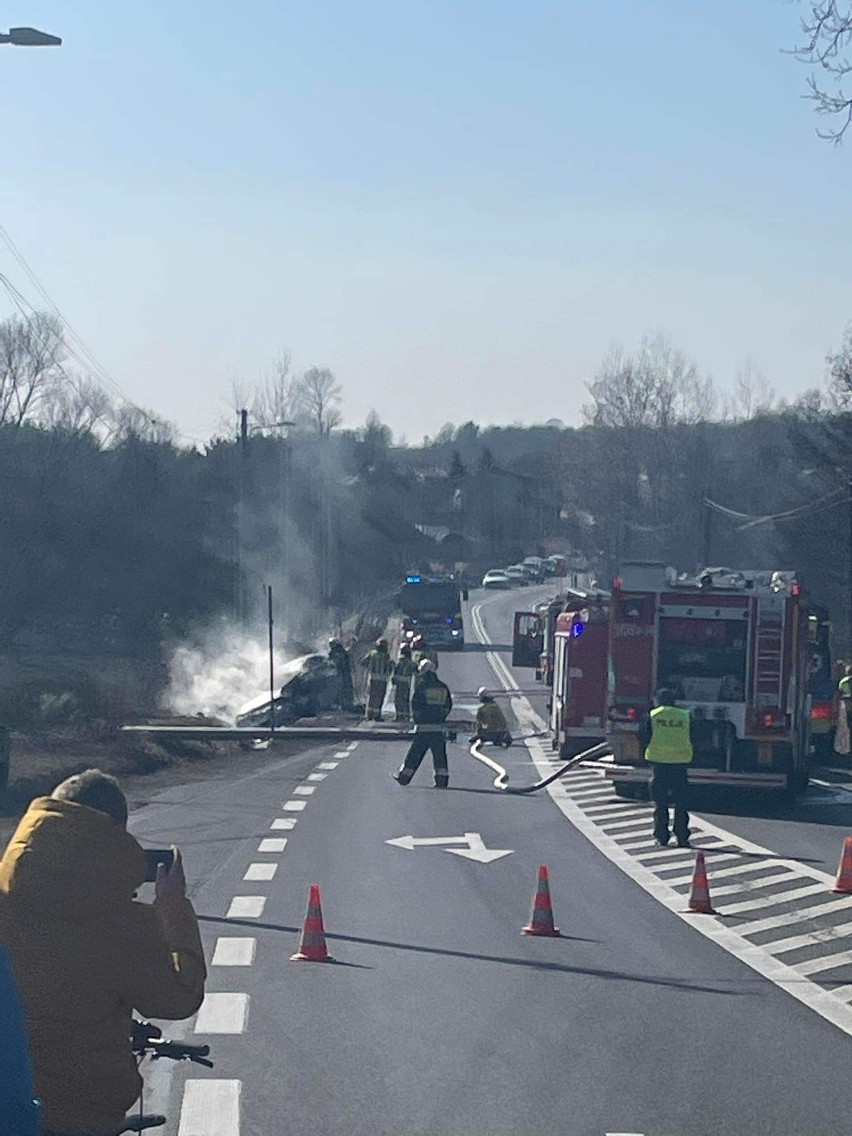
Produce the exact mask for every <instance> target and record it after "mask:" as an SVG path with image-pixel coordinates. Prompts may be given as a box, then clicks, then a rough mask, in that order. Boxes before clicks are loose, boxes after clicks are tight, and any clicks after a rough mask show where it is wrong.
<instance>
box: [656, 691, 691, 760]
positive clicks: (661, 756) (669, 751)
mask: <svg viewBox="0 0 852 1136" xmlns="http://www.w3.org/2000/svg"><path fill="white" fill-rule="evenodd" d="M645 760H646V761H656V762H659V763H660V764H667V765H688V764H689V762H690V761H692V742H691V741H690V740H689V711H688V710H681V708H680V707H679V706H657V707H656V708H655V709H654V710H652V711H651V741H650V742H649V743H648V748H647V749H646V750H645Z"/></svg>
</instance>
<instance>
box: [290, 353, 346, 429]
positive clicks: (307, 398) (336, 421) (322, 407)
mask: <svg viewBox="0 0 852 1136" xmlns="http://www.w3.org/2000/svg"><path fill="white" fill-rule="evenodd" d="M298 389H299V393H300V398H301V399H302V400H303V402H302V407H303V411H304V414H305V417H306V418H307V420H308V422H309V423H310V425H311V428H312V429H313V430H315V431H316V433H317V434H319V435H320V437H322V436H323V435H325V434H330V433H331V431H332V430H333V429H334V427H335V426H339V425H340V423H341V421H342V419H343V415H342V414H341V411H340V399H341V394H342V392H341V389H340V384H339V383H338V382H337V380H336V379H335V377H334V375H333V373H332V372H331V371H330V370H329V369H328V368H327V367H310V368H309V369H308V370H307V371H305V373H304V375H302V377H301V379H300V380H299V384H298Z"/></svg>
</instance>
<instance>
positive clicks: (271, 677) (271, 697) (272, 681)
mask: <svg viewBox="0 0 852 1136" xmlns="http://www.w3.org/2000/svg"><path fill="white" fill-rule="evenodd" d="M266 620H267V627H268V629H269V732H270V733H271V734H274V733H275V642H274V633H273V627H274V624H273V620H272V585H271V584H267V585H266Z"/></svg>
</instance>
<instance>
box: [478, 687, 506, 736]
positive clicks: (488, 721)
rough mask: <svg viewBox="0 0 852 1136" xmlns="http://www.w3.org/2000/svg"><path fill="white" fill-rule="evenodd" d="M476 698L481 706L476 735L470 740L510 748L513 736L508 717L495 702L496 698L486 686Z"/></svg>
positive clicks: (479, 691) (479, 707)
mask: <svg viewBox="0 0 852 1136" xmlns="http://www.w3.org/2000/svg"><path fill="white" fill-rule="evenodd" d="M476 697H477V698H478V699H479V706H478V707H477V709H476V733H475V734H474V736H473V737H472V738H471V739H470V740H471V741H472V742H477V741H478V742H493V743H494V744H495V745H502V746H506V747H508V746H510V745H511V744H512V735H511V734H510V733H509V727H508V725H507V723H506V716H505V714H504V713H503V711H502V710H501V709H500V707H499V706H498V705H497V703H496V702H495V701H494V696H493V695H491V694H489V693H488V691H487V690H486V689H485V687H484V686H480V688H479V690H478V691H477V692H476Z"/></svg>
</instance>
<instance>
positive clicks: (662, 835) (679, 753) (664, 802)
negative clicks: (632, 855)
mask: <svg viewBox="0 0 852 1136" xmlns="http://www.w3.org/2000/svg"><path fill="white" fill-rule="evenodd" d="M655 702H656V706H655V708H654V709H653V710H652V711H651V713H650V714H649V715H648V718H647V721H646V722H645V724H644V726H643V728H642V730H641V731H640V735H639V737H640V742H642V743H643V744H644V746H645V760H646V761H647V762H648V763H649V764H650V766H651V770H652V772H651V800H652V801H653V802H654V839H655V840H656V841H657V843H658V844H659V845H660V847H662V848H664V847H665V846H666V845H667V844H668V842H669V840H670V839H671V836H670V833H669V800H671V802H672V804H673V805H674V826H673V827H674V834H675V837H676V839H677V844H678V848H688V847H689V813H688V812H687V808H686V806H687V796H688V785H687V768H688V766H689V764H690V762H691V761H692V720H691V717H690V713H689V711H688V710H684V709H682V708H681V707H679V706H676V705H675V699H674V695H673V694H672V692H671V690H668V689H665V688H663V689H661V690H658V691H657V695H656V698H655Z"/></svg>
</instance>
